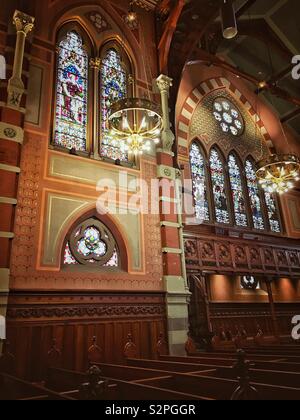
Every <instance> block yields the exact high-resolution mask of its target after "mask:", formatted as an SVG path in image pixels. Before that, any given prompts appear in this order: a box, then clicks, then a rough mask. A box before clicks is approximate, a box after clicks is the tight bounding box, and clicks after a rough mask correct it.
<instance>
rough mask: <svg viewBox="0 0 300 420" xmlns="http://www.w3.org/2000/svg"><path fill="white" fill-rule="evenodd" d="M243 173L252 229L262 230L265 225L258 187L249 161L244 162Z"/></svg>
mask: <svg viewBox="0 0 300 420" xmlns="http://www.w3.org/2000/svg"><path fill="white" fill-rule="evenodd" d="M245 171H246V179H247V186H248V193H249V198H250V205H251V210H252V218H253V224H254V228H255V229H259V230H264V229H265V223H264V217H263V211H262V204H261V200H260V194H259V186H258V181H257V178H256V173H255V168H254V165H253V163H252V162H251V161H250V160H247V161H246V165H245Z"/></svg>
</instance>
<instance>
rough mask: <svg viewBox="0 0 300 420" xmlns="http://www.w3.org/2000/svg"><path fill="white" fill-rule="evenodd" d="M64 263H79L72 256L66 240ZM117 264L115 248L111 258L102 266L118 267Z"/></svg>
mask: <svg viewBox="0 0 300 420" xmlns="http://www.w3.org/2000/svg"><path fill="white" fill-rule="evenodd" d="M94 262H95V261H94V260H90V263H92V264H94ZM64 264H65V265H77V264H79V262H78V261H76V259H75V257H73V255H72V252H71V250H70V245H69V242H67V244H66V247H65V253H64ZM118 266H119V257H118V252H117V250H116V249H115V250H114V253H113V256H112V257H111V259H110V260H109V261H108V262H107V263H106V264H104V265H103V267H118Z"/></svg>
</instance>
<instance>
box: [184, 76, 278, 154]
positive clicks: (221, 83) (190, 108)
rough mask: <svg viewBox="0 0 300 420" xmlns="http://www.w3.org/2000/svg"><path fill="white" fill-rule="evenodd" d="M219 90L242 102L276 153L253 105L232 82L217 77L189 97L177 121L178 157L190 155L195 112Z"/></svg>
mask: <svg viewBox="0 0 300 420" xmlns="http://www.w3.org/2000/svg"><path fill="white" fill-rule="evenodd" d="M218 89H226V90H227V91H228V92H229V93H230V94H231V95H234V98H235V99H236V100H237V101H238V102H240V104H241V106H242V107H243V108H244V109H245V110H246V111H247V112H248V113H249V114H250V116H251V118H252V120H253V121H254V123H256V124H257V126H258V128H259V130H260V133H261V135H262V136H263V138H264V140H265V142H266V145H267V146H268V148H269V151H270V153H274V151H275V147H274V144H273V141H272V138H271V136H270V134H269V133H268V131H267V129H266V127H265V125H264V123H263V121H262V119H261V118H260V116H259V115H257V113H256V110H255V109H254V107H253V105H251V104H250V102H249V101H248V99H247V98H246V97H245V95H243V94H242V93H241V92H240V91H239V90H238V89H237V88H236V87H235V86H234V84H233V83H232V82H230V81H229V80H228V79H226V78H224V77H217V78H213V79H209V80H206V81H205V82H201V83H200V84H199V85H198V86H197V87H196V88H194V89H193V90H192V91H191V92H190V94H189V95H188V96H187V98H186V100H185V102H184V104H183V106H182V109H181V112H180V114H179V117H178V121H177V127H176V128H177V150H178V155H180V156H182V157H185V158H186V157H187V156H188V154H189V145H190V142H191V141H192V140H193V138H190V134H189V130H190V124H191V122H192V119H193V115H194V112H195V110H196V108H197V107H198V105H199V104H200V103H201V102H202V101H203V99H204V98H205V97H206V96H207V95H209V94H211V93H212V92H213V91H215V90H218Z"/></svg>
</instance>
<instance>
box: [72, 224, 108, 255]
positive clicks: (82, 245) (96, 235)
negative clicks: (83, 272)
mask: <svg viewBox="0 0 300 420" xmlns="http://www.w3.org/2000/svg"><path fill="white" fill-rule="evenodd" d="M106 249H107V248H106V245H105V243H104V242H103V241H101V239H100V232H99V230H98V229H96V228H95V227H93V226H91V227H89V228H88V229H86V231H85V232H84V237H83V238H82V239H80V241H78V243H77V251H78V252H79V253H80V254H82V255H83V256H84V257H87V256H88V255H91V254H95V255H96V256H97V257H103V255H105V253H106Z"/></svg>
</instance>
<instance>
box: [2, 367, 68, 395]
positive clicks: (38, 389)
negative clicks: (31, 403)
mask: <svg viewBox="0 0 300 420" xmlns="http://www.w3.org/2000/svg"><path fill="white" fill-rule="evenodd" d="M0 400H1V401H4V400H9V401H13V400H43V401H45V400H73V398H71V397H68V396H64V395H61V394H59V393H57V392H55V391H52V390H49V389H47V388H45V387H42V386H39V385H34V384H32V383H30V382H26V381H23V380H22V379H19V378H16V377H14V376H11V375H8V374H5V373H1V374H0Z"/></svg>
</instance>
